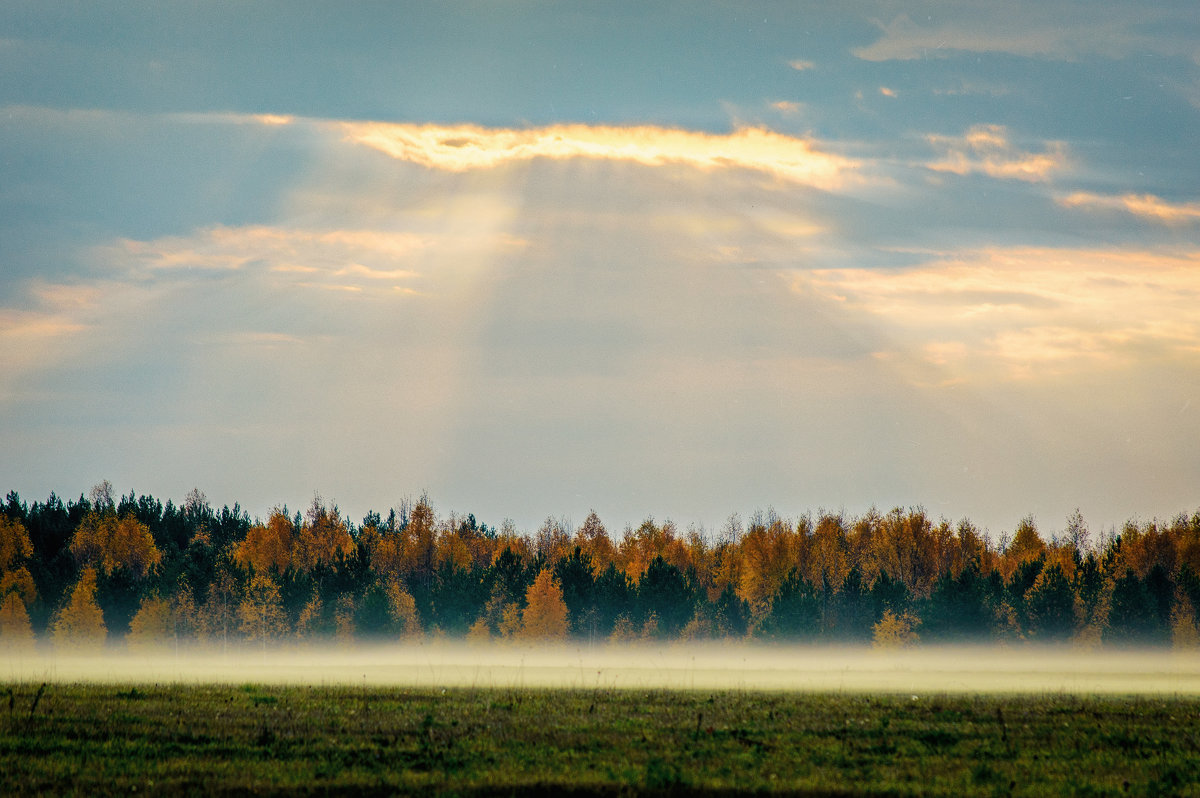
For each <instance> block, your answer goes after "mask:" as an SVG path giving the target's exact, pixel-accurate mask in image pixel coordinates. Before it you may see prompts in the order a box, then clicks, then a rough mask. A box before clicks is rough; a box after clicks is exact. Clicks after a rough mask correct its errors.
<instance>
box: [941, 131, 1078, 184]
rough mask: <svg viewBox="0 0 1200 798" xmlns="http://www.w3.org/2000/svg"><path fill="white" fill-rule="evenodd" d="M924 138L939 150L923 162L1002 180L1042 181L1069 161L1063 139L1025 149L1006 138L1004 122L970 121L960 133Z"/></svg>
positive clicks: (949, 170)
mask: <svg viewBox="0 0 1200 798" xmlns="http://www.w3.org/2000/svg"><path fill="white" fill-rule="evenodd" d="M925 138H926V141H928V142H929V144H930V145H931V146H932V147H933V148H934V149H935V150H939V151H940V152H941V157H940V158H939V159H938V160H935V161H931V162H929V163H927V164H926V166H927V167H928V168H929V169H933V170H934V171H937V172H951V173H953V174H956V175H966V174H971V173H973V172H975V173H980V174H985V175H987V176H988V177H994V178H997V179H1001V180H1024V181H1028V182H1041V181H1045V180H1048V179H1049V178H1050V176H1051V174H1053V173H1054V172H1058V171H1061V170H1063V169H1064V168H1066V166H1067V163H1068V158H1067V147H1066V145H1065V144H1064V143H1062V142H1059V141H1048V142H1045V145H1044V150H1043V151H1042V152H1024V151H1022V150H1019V149H1017V148H1016V147H1014V146H1013V144H1012V142H1011V141H1009V136H1008V129H1007V128H1005V127H1004V126H1003V125H983V124H981V125H972V126H971V127H970V128H969V129H968V130H967V132H966V133H965V134H964V135H962V136H942V135H937V134H930V135H928V136H926V137H925Z"/></svg>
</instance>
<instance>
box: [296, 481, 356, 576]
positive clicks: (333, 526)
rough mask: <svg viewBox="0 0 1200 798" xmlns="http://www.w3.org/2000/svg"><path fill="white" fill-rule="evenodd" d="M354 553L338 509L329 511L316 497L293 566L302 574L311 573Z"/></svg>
mask: <svg viewBox="0 0 1200 798" xmlns="http://www.w3.org/2000/svg"><path fill="white" fill-rule="evenodd" d="M353 551H354V540H353V538H351V537H350V531H349V529H348V528H347V527H346V522H345V521H344V520H343V519H342V516H341V514H340V513H339V512H338V508H337V505H334V506H333V507H326V506H325V503H324V502H323V501H322V500H321V497H320V496H315V497H313V503H312V506H311V507H309V508H308V512H307V513H306V514H305V516H304V523H303V524H301V525H300V530H299V533H298V534H297V536H296V544H295V547H294V548H293V550H292V564H293V565H294V566H295V567H296V568H297V569H298V570H300V571H304V572H305V573H311V572H312V570H313V569H314V568H316V567H317V566H318V565H332V564H333V563H335V562H336V561H337V560H338V558H339V557H347V556H349V555H350V554H351V553H352V552H353Z"/></svg>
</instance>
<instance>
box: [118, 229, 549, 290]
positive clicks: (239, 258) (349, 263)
mask: <svg viewBox="0 0 1200 798" xmlns="http://www.w3.org/2000/svg"><path fill="white" fill-rule="evenodd" d="M527 243H528V242H526V241H523V240H521V239H518V238H516V237H514V236H511V235H507V234H503V233H501V234H493V233H491V232H486V231H482V232H478V233H466V234H464V235H458V236H452V235H446V234H432V233H431V234H418V233H413V232H409V231H389V230H312V229H304V228H293V227H283V226H269V225H248V226H243V227H225V226H216V227H211V228H206V229H203V230H199V231H197V232H195V233H193V234H191V235H188V236H164V237H161V238H156V239H152V240H149V241H137V240H133V239H121V240H119V241H117V242H116V243H114V244H111V245H106V246H100V247H97V248H96V249H95V250H94V252H95V257H97V258H98V259H99V260H101V261H102V262H104V263H107V264H110V265H111V266H112V267H114V268H120V269H132V270H134V272H140V273H142V274H144V275H147V274H152V273H155V272H159V273H170V272H180V271H191V272H204V271H210V272H222V271H225V272H234V271H240V270H244V269H257V270H259V271H263V272H267V273H270V274H273V275H276V277H277V279H280V280H290V279H292V278H293V277H294V278H303V279H297V280H296V282H295V283H294V284H295V285H297V286H300V287H307V288H318V287H319V288H327V289H334V290H342V291H361V290H373V289H376V288H378V287H380V284H381V283H392V284H394V285H392V286H391V288H396V289H405V288H410V287H411V286H410V285H407V284H409V283H411V282H413V281H419V280H422V279H424V278H426V277H428V276H429V274H428V272H429V270H428V269H427V268H424V266H427V264H424V263H422V259H423V258H426V257H429V256H431V255H432V254H433V253H435V252H436V254H437V257H438V258H447V259H449V258H453V257H454V256H456V255H461V254H463V253H465V252H469V251H478V250H480V249H485V250H495V249H502V250H507V251H512V250H516V249H520V248H522V247H524V246H526V245H527ZM401 263H406V264H408V266H404V267H400V266H398V264H401ZM385 287H386V286H385ZM389 290H390V288H389Z"/></svg>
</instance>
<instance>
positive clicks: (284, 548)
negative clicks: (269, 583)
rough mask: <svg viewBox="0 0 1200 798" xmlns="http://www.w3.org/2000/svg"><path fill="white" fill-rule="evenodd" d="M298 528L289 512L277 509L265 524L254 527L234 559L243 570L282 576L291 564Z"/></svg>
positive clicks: (235, 552) (247, 534)
mask: <svg viewBox="0 0 1200 798" xmlns="http://www.w3.org/2000/svg"><path fill="white" fill-rule="evenodd" d="M294 539H295V526H294V525H293V524H292V519H290V518H288V515H287V512H286V511H284V510H281V509H279V508H278V507H276V508H275V509H273V510H272V511H271V516H270V517H269V518H268V519H267V523H266V524H255V525H254V526H252V527H250V531H249V532H247V533H246V538H245V539H244V540H242V541H241V542H240V543H238V544H237V545H236V546H234V548H233V559H234V561H235V562H236V563H237V564H238V565H240V566H241V567H242V568H246V569H250V568H252V569H254V571H256V572H261V573H265V572H267V571H269V570H271V569H272V568H273V569H275V570H276V571H278V572H280V573H282V572H283V571H286V570H287V568H288V566H289V565H291V564H292V547H293V545H294V543H295V540H294Z"/></svg>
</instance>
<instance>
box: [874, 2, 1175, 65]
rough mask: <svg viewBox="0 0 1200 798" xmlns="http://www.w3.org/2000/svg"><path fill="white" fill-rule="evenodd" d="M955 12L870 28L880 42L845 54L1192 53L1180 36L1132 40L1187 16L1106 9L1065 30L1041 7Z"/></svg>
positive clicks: (1058, 16) (906, 57)
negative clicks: (1158, 24) (1153, 22)
mask: <svg viewBox="0 0 1200 798" xmlns="http://www.w3.org/2000/svg"><path fill="white" fill-rule="evenodd" d="M962 6H963V7H962V8H961V9H954V8H953V7H945V8H943V9H942V11H941V13H939V15H938V17H939V21H938V22H936V23H932V22H931V23H930V24H928V25H921V24H918V23H917V22H914V21H913V20H912V18H911V17H909V16H908V15H907V14H901V15H899V16H897V17H896V18H894V19H893V20H892V21H891V22H882V21H879V20H876V21H875V24H876V25H877V26H878V27H879V28H880V30H881V31H882V35H881V36H880V37H879V38H878V39H877V40H875V41H874V42H872V43H871V44H869V45H866V46H865V47H856V48H854V49H852V50H851V52H852V53H853V54H854V55H855V56H857V57H858V58H861V59H863V60H866V61H911V60H916V59H928V58H948V57H950V56H952V55H956V54H959V53H963V52H970V53H1008V54H1011V55H1017V56H1023V57H1026V58H1042V59H1048V60H1057V61H1073V60H1077V59H1080V58H1083V57H1085V56H1089V55H1100V56H1104V57H1109V58H1119V57H1123V56H1125V55H1128V54H1130V53H1133V52H1147V51H1148V52H1156V53H1159V54H1162V55H1177V56H1185V57H1191V56H1192V54H1193V53H1194V45H1193V44H1189V42H1188V37H1187V36H1184V35H1180V36H1170V35H1165V36H1164V35H1147V34H1143V33H1141V32H1139V28H1144V27H1145V26H1146V25H1147V23H1148V22H1150V21H1151V20H1152V19H1157V20H1158V21H1163V20H1170V19H1171V18H1175V19H1176V21H1178V22H1181V23H1184V24H1189V25H1194V24H1195V19H1194V16H1193V15H1190V14H1188V13H1186V12H1184V13H1176V14H1174V15H1172V14H1171V13H1170V12H1168V11H1166V10H1162V9H1157V10H1149V9H1145V8H1137V9H1134V8H1133V7H1128V8H1121V7H1115V8H1114V7H1111V6H1110V7H1107V8H1103V9H1098V10H1097V11H1096V13H1095V14H1093V15H1091V18H1090V19H1081V18H1079V16H1078V15H1071V18H1070V22H1069V24H1067V23H1066V22H1065V21H1064V18H1063V16H1064V15H1063V14H1062V13H1061V11H1057V10H1056V9H1054V8H1053V7H1050V5H1049V4H1038V5H1037V6H1032V7H1025V8H1013V7H1012V6H1011V4H1004V5H1002V6H994V7H993V8H992V9H981V7H980V6H979V5H977V4H974V3H963V4H962ZM957 14H961V16H956V15H957ZM947 17H949V18H947ZM1189 17H1190V19H1189ZM1166 25H1167V26H1169V25H1170V22H1169V21H1168V22H1166ZM1164 29H1169V27H1166V26H1164Z"/></svg>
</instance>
